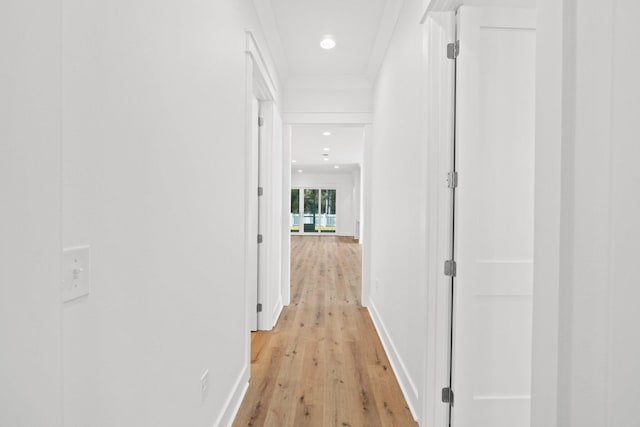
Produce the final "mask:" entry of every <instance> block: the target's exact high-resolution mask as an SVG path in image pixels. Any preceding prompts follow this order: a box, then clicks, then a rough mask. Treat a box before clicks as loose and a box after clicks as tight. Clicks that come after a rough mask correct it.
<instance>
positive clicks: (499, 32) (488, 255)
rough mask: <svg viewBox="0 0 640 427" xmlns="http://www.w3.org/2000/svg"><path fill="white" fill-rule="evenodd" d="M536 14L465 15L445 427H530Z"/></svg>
mask: <svg viewBox="0 0 640 427" xmlns="http://www.w3.org/2000/svg"><path fill="white" fill-rule="evenodd" d="M535 37H536V33H535V11H533V10H529V9H492V8H471V7H461V8H460V9H459V11H458V40H459V55H458V57H457V64H456V151H455V153H456V154H455V164H456V170H457V171H458V173H459V181H458V187H457V189H456V196H455V197H456V199H455V204H456V207H455V235H454V255H455V260H456V263H457V273H456V277H455V279H454V315H453V334H454V335H453V350H452V388H453V392H454V404H453V408H452V420H451V423H452V425H453V426H455V427H523V426H529V406H530V388H531V373H530V372H531V369H530V365H531V323H532V313H531V310H532V306H531V304H532V298H531V296H532V285H533V196H534V192H533V190H534V188H533V183H534V94H535V43H536V40H535Z"/></svg>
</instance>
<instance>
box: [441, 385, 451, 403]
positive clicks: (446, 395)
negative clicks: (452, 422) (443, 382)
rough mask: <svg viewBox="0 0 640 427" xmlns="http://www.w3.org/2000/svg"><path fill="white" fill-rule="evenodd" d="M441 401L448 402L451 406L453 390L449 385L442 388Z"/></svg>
mask: <svg viewBox="0 0 640 427" xmlns="http://www.w3.org/2000/svg"><path fill="white" fill-rule="evenodd" d="M442 403H448V404H450V405H451V406H453V390H451V387H445V388H443V389H442Z"/></svg>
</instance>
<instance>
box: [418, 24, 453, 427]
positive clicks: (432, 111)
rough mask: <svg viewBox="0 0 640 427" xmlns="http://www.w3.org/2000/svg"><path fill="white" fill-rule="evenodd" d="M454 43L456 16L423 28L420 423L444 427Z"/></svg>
mask: <svg viewBox="0 0 640 427" xmlns="http://www.w3.org/2000/svg"><path fill="white" fill-rule="evenodd" d="M454 38H455V14H454V13H453V12H436V13H431V14H429V16H428V17H427V20H426V21H425V26H424V33H423V40H424V49H425V53H424V57H425V58H426V60H427V64H426V70H427V71H426V73H425V79H426V82H425V86H426V94H425V99H426V100H427V104H426V110H425V111H426V113H425V115H426V118H427V119H426V120H427V153H428V156H427V158H428V163H427V170H428V171H429V175H428V181H429V184H428V191H427V198H428V202H427V203H428V206H429V208H428V211H427V212H428V235H427V241H428V242H429V243H428V247H427V263H428V272H429V273H428V279H427V283H428V284H429V285H428V288H427V305H426V318H425V321H426V325H427V339H426V340H425V347H424V348H423V351H424V367H425V371H424V378H423V379H422V381H423V390H424V395H423V396H422V398H423V401H422V410H423V413H422V414H421V415H422V418H421V420H422V422H424V424H425V425H429V426H434V427H445V426H447V425H448V421H449V411H448V407H447V406H446V405H443V404H442V402H441V389H442V388H443V387H445V386H447V385H448V384H449V353H450V351H449V347H450V307H451V287H450V286H451V284H450V279H449V278H447V277H446V276H444V274H443V270H442V262H443V260H445V259H447V257H448V256H449V255H448V254H449V253H450V251H451V227H452V225H451V221H452V214H451V191H450V190H449V189H448V188H447V187H446V185H445V184H444V180H443V179H442V177H444V176H446V173H447V172H449V171H450V169H451V164H452V151H453V150H452V148H453V147H452V144H453V72H454V70H453V62H452V61H450V60H449V59H447V58H446V45H447V43H450V42H451V41H453V40H454Z"/></svg>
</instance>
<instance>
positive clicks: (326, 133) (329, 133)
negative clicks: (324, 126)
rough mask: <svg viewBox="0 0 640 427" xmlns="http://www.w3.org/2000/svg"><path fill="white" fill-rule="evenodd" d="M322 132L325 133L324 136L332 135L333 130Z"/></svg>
mask: <svg viewBox="0 0 640 427" xmlns="http://www.w3.org/2000/svg"><path fill="white" fill-rule="evenodd" d="M322 134H323V135H324V136H331V132H329V131H326V132H322Z"/></svg>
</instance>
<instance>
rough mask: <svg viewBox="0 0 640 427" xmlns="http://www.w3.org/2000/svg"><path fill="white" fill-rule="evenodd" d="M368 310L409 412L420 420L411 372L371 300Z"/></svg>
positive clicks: (418, 395) (415, 388) (418, 399)
mask: <svg viewBox="0 0 640 427" xmlns="http://www.w3.org/2000/svg"><path fill="white" fill-rule="evenodd" d="M367 310H368V311H369V314H370V315H371V320H373V326H374V327H375V328H376V332H377V333H378V336H379V337H380V341H381V342H382V346H383V347H384V351H385V352H386V353H387V356H388V357H389V363H390V364H391V369H392V370H393V372H394V374H395V375H396V378H397V379H398V384H399V385H400V389H401V390H402V394H403V395H404V398H405V400H406V401H407V404H408V405H409V410H410V411H411V415H412V416H413V418H414V419H415V420H419V418H418V417H417V416H416V414H417V412H416V410H415V408H419V407H420V394H419V393H418V388H417V387H416V385H415V384H414V382H413V381H412V380H411V376H410V375H409V371H408V370H407V368H406V366H405V364H404V362H403V361H402V358H401V357H400V352H399V351H398V349H397V348H396V346H395V345H394V344H393V341H392V340H391V336H390V335H389V332H387V328H386V326H385V325H384V322H383V321H382V318H381V317H380V314H379V313H378V310H377V309H376V305H375V303H374V302H373V301H372V300H370V301H369V304H368V306H367Z"/></svg>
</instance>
